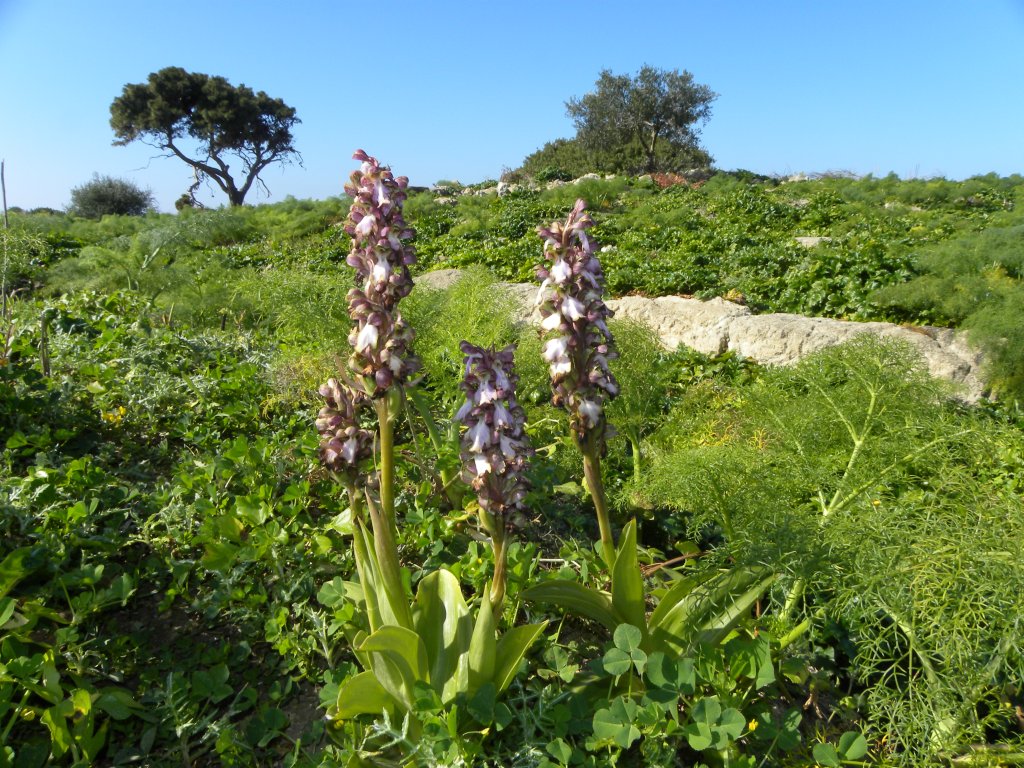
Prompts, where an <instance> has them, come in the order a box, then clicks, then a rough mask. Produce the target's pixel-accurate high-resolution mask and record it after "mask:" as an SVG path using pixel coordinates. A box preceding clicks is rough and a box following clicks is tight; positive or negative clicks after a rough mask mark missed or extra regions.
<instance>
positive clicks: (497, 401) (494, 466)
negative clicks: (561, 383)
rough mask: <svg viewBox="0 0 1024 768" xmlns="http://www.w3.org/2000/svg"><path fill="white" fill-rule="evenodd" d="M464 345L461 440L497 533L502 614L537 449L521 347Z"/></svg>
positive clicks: (495, 601)
mask: <svg viewBox="0 0 1024 768" xmlns="http://www.w3.org/2000/svg"><path fill="white" fill-rule="evenodd" d="M461 349H462V354H463V355H464V356H465V361H466V370H465V375H464V377H463V380H462V384H461V385H460V386H461V388H462V391H463V392H464V393H465V394H466V402H465V403H463V405H462V407H461V408H459V411H458V413H456V414H455V419H456V420H457V421H460V422H462V423H463V424H464V425H466V427H467V429H466V431H465V432H464V433H463V434H462V439H461V453H462V461H463V468H464V469H463V478H464V479H465V481H466V482H467V483H469V485H471V486H472V487H473V490H474V491H476V495H477V503H478V504H479V506H480V518H481V521H482V523H483V526H484V528H485V529H486V530H487V533H488V534H489V535H490V537H491V545H492V548H493V551H494V581H493V582H492V585H491V594H490V599H491V607H492V608H493V609H494V613H495V615H498V616H500V615H501V608H502V604H503V602H504V599H505V586H506V568H505V563H506V546H507V541H508V540H507V537H506V533H507V531H508V528H509V526H510V525H511V524H512V523H513V521H514V520H515V518H516V517H517V516H520V515H522V514H523V512H524V506H525V504H524V503H525V500H526V492H527V490H528V488H529V486H528V482H527V479H526V468H527V465H528V463H529V460H530V456H532V455H533V449H532V448H531V447H530V444H529V441H528V440H527V437H526V414H525V413H524V411H523V409H522V407H521V406H520V405H519V403H518V402H517V401H516V392H515V387H516V383H517V381H518V380H519V377H518V376H516V375H515V373H514V371H513V362H514V361H513V356H514V353H515V346H514V345H509V346H508V347H505V349H503V350H501V351H500V352H496V351H495V350H493V349H489V350H488V349H481V348H480V347H477V346H474V345H473V344H470V343H469V342H468V341H463V342H462V345H461Z"/></svg>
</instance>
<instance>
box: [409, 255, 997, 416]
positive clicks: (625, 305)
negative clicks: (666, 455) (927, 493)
mask: <svg viewBox="0 0 1024 768" xmlns="http://www.w3.org/2000/svg"><path fill="white" fill-rule="evenodd" d="M458 278H459V270H457V269H446V270H438V271H437V272H430V273H428V274H425V275H421V276H419V277H418V278H417V279H416V281H417V284H418V285H424V286H428V287H431V288H436V289H441V288H446V287H448V286H449V285H451V284H452V283H453V282H455V281H456V280H457V279H458ZM503 287H504V288H505V289H506V290H508V291H509V292H510V293H512V294H513V295H514V296H515V297H516V299H517V304H518V305H519V307H520V309H521V313H522V314H521V317H522V319H523V320H524V321H528V322H539V317H537V316H535V314H534V300H535V298H536V295H537V286H535V285H531V284H523V283H505V284H503ZM608 306H609V307H610V308H611V309H612V310H614V311H615V316H616V317H617V318H624V319H628V320H633V321H636V322H639V323H643V324H644V325H647V326H648V327H650V328H651V330H652V331H653V332H654V333H655V334H656V335H657V336H658V337H659V338H660V339H661V342H662V344H664V345H665V347H666V348H668V349H676V348H677V347H678V346H679V345H680V344H684V345H686V346H687V347H690V348H691V349H695V350H697V351H698V352H702V353H704V354H708V355H719V354H722V353H724V352H735V353H736V354H738V355H740V356H741V357H745V358H750V359H752V360H756V361H757V362H759V363H762V364H764V365H792V364H793V363H796V362H797V361H798V360H800V359H801V358H803V357H805V356H806V355H809V354H810V353H812V352H816V351H818V350H820V349H824V348H826V347H831V346H835V345H837V344H842V343H843V342H845V341H849V340H850V339H852V338H854V337H855V336H859V335H860V334H863V333H870V334H874V335H876V336H878V337H880V338H885V339H898V340H900V341H903V342H906V343H907V344H909V345H910V346H911V347H913V348H914V349H916V350H917V351H918V352H919V353H920V354H921V356H922V357H923V358H924V360H925V361H926V363H927V365H928V370H929V371H930V372H931V374H932V375H933V376H935V377H937V378H943V379H946V380H948V381H951V382H953V383H954V384H956V385H957V387H958V389H959V393H960V397H962V398H963V399H964V400H966V401H969V402H973V401H976V400H978V399H979V398H980V397H981V396H982V395H983V394H984V393H985V391H986V388H985V384H984V382H983V381H982V378H981V376H980V371H979V369H980V367H981V363H982V358H981V354H980V353H979V352H978V351H977V350H974V349H972V348H971V347H970V345H969V344H968V343H967V340H966V338H965V337H964V335H963V333H962V332H959V331H954V330H951V329H949V328H932V327H927V326H923V327H922V326H901V325H894V324H892V323H858V322H852V321H849V320H834V319H831V318H825V317H804V316H803V315H789V314H769V315H755V314H753V313H752V312H751V311H750V309H748V308H747V307H744V306H741V305H739V304H734V303H732V302H730V301H725V300H724V299H711V300H709V301H702V300H700V299H686V298H682V297H679V296H661V297H658V298H654V299H650V298H646V297H643V296H624V297H622V298H620V299H609V300H608Z"/></svg>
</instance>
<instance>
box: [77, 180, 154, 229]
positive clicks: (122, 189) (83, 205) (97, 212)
mask: <svg viewBox="0 0 1024 768" xmlns="http://www.w3.org/2000/svg"><path fill="white" fill-rule="evenodd" d="M153 205H154V201H153V193H152V192H151V191H150V190H148V189H142V188H141V187H138V186H136V185H135V184H133V183H132V182H130V181H127V180H125V179H115V178H114V177H113V176H100V175H99V174H93V177H92V181H88V182H86V183H85V184H83V185H82V186H80V187H75V188H74V189H72V190H71V205H70V207H69V209H68V210H69V213H71V214H72V215H73V216H81V217H82V218H84V219H100V218H103V217H104V216H108V215H119V216H141V215H142V214H144V213H145V212H146V211H148V210H149V209H150V208H152V207H153Z"/></svg>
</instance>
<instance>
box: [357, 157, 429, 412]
mask: <svg viewBox="0 0 1024 768" xmlns="http://www.w3.org/2000/svg"><path fill="white" fill-rule="evenodd" d="M352 157H353V158H354V159H356V160H359V161H361V165H360V167H359V168H358V169H357V170H356V171H354V172H353V173H352V176H351V179H350V182H349V183H348V184H346V185H345V194H347V195H348V196H349V197H351V198H352V206H351V208H350V209H349V213H348V220H347V221H346V222H345V227H344V229H345V232H347V233H348V234H349V235H351V237H352V250H351V251H350V253H349V255H348V259H347V261H348V263H349V264H350V265H351V266H352V267H354V268H355V270H356V272H357V274H358V277H359V280H360V281H361V283H362V287H357V288H353V289H352V290H351V291H349V294H348V302H349V316H350V317H351V318H352V320H353V321H355V325H354V327H353V329H352V332H351V333H350V334H349V344H351V345H352V348H353V350H354V351H353V354H352V357H351V359H350V362H349V365H350V367H351V368H352V369H353V371H354V372H355V373H357V374H358V375H359V376H360V377H361V379H362V381H363V385H364V388H365V389H366V391H367V393H368V394H370V395H372V396H375V397H379V396H382V395H383V394H384V393H385V392H386V391H387V390H388V389H389V388H390V387H392V385H398V386H401V385H402V384H403V383H405V382H406V381H407V380H408V377H409V376H410V375H411V374H412V373H413V372H414V371H415V370H416V369H417V368H418V367H419V365H418V362H417V361H416V359H415V358H414V357H413V356H412V355H411V353H410V351H409V345H410V344H411V343H412V339H413V332H412V329H411V328H410V327H409V326H407V325H406V324H405V322H404V321H403V320H402V316H401V314H399V312H398V309H397V304H398V302H399V300H400V299H402V298H404V297H405V296H408V295H409V292H410V291H411V290H412V285H413V283H412V277H411V275H410V274H409V265H410V264H413V263H414V262H415V261H416V252H415V250H414V249H413V247H412V246H411V245H409V244H408V243H406V242H405V241H407V240H409V239H410V238H412V237H413V236H414V234H415V233H414V232H413V230H412V229H410V228H409V227H407V226H406V224H405V220H404V219H403V218H402V204H403V203H404V202H405V197H406V191H405V190H406V187H407V186H408V184H409V180H408V179H407V178H406V177H405V176H399V177H398V178H395V177H394V176H393V175H392V173H391V171H390V170H389V169H388V168H386V167H382V166H381V165H380V164H379V163H378V162H377V160H376V158H373V157H370V156H369V155H367V154H366V153H365V152H364V151H363V150H361V149H360V150H357V151H356V153H355V154H354V155H353V156H352Z"/></svg>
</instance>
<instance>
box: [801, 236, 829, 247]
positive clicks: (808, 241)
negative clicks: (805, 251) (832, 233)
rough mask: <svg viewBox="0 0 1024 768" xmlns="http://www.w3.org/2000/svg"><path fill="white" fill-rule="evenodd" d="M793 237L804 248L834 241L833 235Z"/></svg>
mask: <svg viewBox="0 0 1024 768" xmlns="http://www.w3.org/2000/svg"><path fill="white" fill-rule="evenodd" d="M793 239H794V240H796V241H797V243H799V244H800V245H802V246H803V247H804V248H814V247H815V246H817V245H820V244H821V243H831V242H832V238H831V237H794V238H793Z"/></svg>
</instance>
